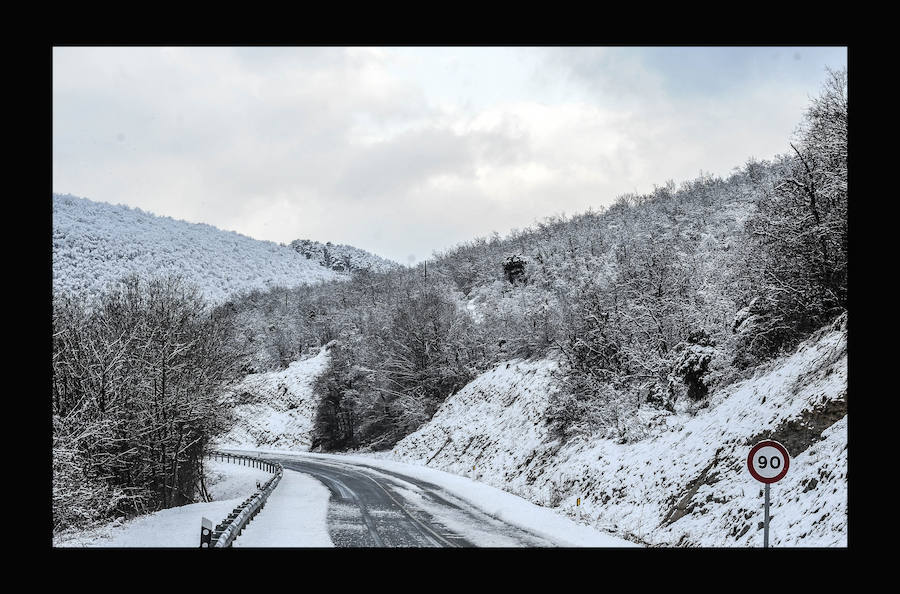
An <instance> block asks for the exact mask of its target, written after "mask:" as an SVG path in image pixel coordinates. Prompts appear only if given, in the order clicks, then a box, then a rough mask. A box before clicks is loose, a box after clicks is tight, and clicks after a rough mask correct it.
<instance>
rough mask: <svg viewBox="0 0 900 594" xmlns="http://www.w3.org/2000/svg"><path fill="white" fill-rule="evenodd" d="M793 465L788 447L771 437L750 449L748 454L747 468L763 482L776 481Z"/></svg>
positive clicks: (754, 476)
mask: <svg viewBox="0 0 900 594" xmlns="http://www.w3.org/2000/svg"><path fill="white" fill-rule="evenodd" d="M790 465H791V459H790V456H788V452H787V449H785V447H784V446H783V445H781V444H780V443H778V442H777V441H772V440H771V439H769V440H766V441H761V442H759V443H758V444H756V445H755V446H753V449H751V450H750V455H749V456H747V468H749V469H750V474H752V475H753V478H755V479H756V480H758V481H759V482H761V483H766V484H769V483H776V482H778V481H780V480H781V479H783V478H784V475H786V474H787V471H788V466H790Z"/></svg>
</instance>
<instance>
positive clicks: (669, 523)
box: [380, 326, 847, 546]
mask: <svg viewBox="0 0 900 594" xmlns="http://www.w3.org/2000/svg"><path fill="white" fill-rule="evenodd" d="M554 367H555V365H554V364H553V363H552V362H550V361H537V362H521V361H520V362H511V363H509V364H502V365H500V366H499V367H497V368H496V369H494V370H492V371H490V372H488V373H486V374H483V375H482V376H480V377H479V378H477V379H476V380H474V381H473V382H472V383H470V384H469V385H467V386H466V387H465V388H463V389H462V390H460V391H459V392H458V393H457V394H455V395H453V396H451V397H450V398H449V399H448V400H447V401H446V402H445V403H444V404H443V405H442V406H441V408H440V409H439V410H438V411H437V413H436V414H435V416H434V417H433V418H432V420H431V421H430V422H429V423H428V424H427V425H426V426H424V427H423V428H422V429H420V430H419V431H417V432H416V433H414V434H412V435H410V436H408V437H406V438H405V439H404V440H402V441H401V442H399V443H398V444H397V445H396V446H395V448H394V450H393V451H392V452H390V453H387V454H380V456H383V457H386V458H388V459H392V460H396V461H402V462H408V463H412V464H418V465H421V466H423V467H424V466H429V467H434V468H439V469H442V470H446V471H448V472H451V473H454V474H456V475H460V476H461V477H471V478H472V479H477V480H478V481H481V482H483V483H487V484H489V485H493V486H495V487H498V488H501V489H503V490H505V491H508V492H511V493H515V494H517V495H520V496H522V497H524V498H526V499H528V500H529V501H532V502H535V503H539V504H540V505H543V506H546V507H549V508H551V509H552V510H554V511H556V512H558V513H560V514H565V515H567V516H569V517H570V518H573V519H575V520H577V521H579V522H582V523H585V524H588V525H590V526H593V527H595V528H597V529H600V530H604V531H610V532H612V533H615V534H618V535H620V536H623V537H627V538H629V539H632V540H635V541H638V542H644V543H647V544H651V545H663V546H674V545H679V546H760V545H761V543H762V533H761V528H760V527H759V524H758V522H761V520H762V504H763V499H762V489H761V487H762V485H761V484H760V483H758V482H756V481H755V480H754V479H753V478H752V477H751V476H750V475H749V473H748V472H747V470H746V456H747V453H748V452H749V449H750V447H751V446H752V445H753V443H755V442H756V441H758V440H759V439H762V438H763V437H770V438H775V439H779V438H780V439H781V440H785V441H786V442H787V441H788V440H789V439H790V442H789V443H786V445H788V450H789V453H790V454H791V457H792V462H791V467H790V472H789V473H788V476H787V477H786V478H785V479H784V480H782V481H781V482H779V483H777V484H776V485H773V487H772V498H773V499H772V506H773V507H772V523H771V533H770V543H771V544H772V545H773V546H846V542H847V480H846V477H847V452H846V447H847V437H846V387H847V345H846V326H843V327H840V328H837V329H831V330H823V331H822V332H820V333H818V334H817V335H816V336H815V337H813V338H811V339H810V340H808V341H807V342H806V343H804V344H803V345H801V347H800V348H799V349H798V350H797V351H796V352H795V353H794V354H793V355H791V356H788V357H785V358H783V359H779V360H778V361H775V362H773V363H772V364H771V365H769V366H768V367H767V368H766V369H763V370H760V371H759V372H758V373H757V375H756V376H755V377H753V378H751V379H748V380H745V381H743V382H739V383H736V384H733V385H731V386H728V387H726V388H724V389H723V390H720V391H719V392H717V393H715V394H713V395H712V396H711V397H710V399H709V403H710V404H709V406H708V407H707V408H704V409H699V410H694V411H693V412H684V413H679V414H675V415H668V414H666V415H662V416H661V418H660V417H657V419H656V421H657V422H658V423H661V425H662V426H663V427H665V429H664V430H662V431H659V430H657V433H656V435H655V436H653V437H650V438H647V439H644V440H641V441H637V442H634V443H628V444H619V443H616V442H615V441H613V440H610V439H603V438H600V437H594V438H591V439H578V440H573V441H572V442H570V443H568V444H566V445H565V446H562V447H561V446H560V444H559V443H557V442H554V441H552V440H549V438H548V437H547V433H546V428H545V427H544V426H543V418H544V416H545V415H544V411H545V408H546V404H547V399H546V396H547V394H549V393H550V391H552V390H553V389H555V388H554V381H553V369H554ZM835 421H837V422H835ZM828 425H831V426H830V427H829V426H828ZM804 431H806V434H805V435H806V436H805V437H804V438H803V439H800V438H796V437H795V436H797V435H804ZM781 434H783V435H784V436H785V437H780V436H781ZM792 448H793V450H792ZM579 497H580V498H581V500H582V501H581V505H576V499H577V498H579Z"/></svg>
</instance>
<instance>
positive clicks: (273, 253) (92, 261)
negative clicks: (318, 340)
mask: <svg viewBox="0 0 900 594" xmlns="http://www.w3.org/2000/svg"><path fill="white" fill-rule="evenodd" d="M129 273H137V274H139V275H141V276H147V277H149V276H155V275H161V274H166V273H178V274H181V275H183V276H184V277H185V280H186V281H188V282H189V283H191V284H194V285H197V286H198V287H199V289H200V291H201V293H202V294H203V296H204V297H206V298H207V299H208V300H209V301H211V302H214V303H219V302H221V301H224V300H225V299H227V298H228V297H229V296H231V295H232V294H234V293H236V292H239V291H243V290H249V289H267V288H269V287H273V286H279V285H281V286H286V287H295V286H297V285H303V284H309V283H315V282H319V281H328V280H333V279H337V278H346V275H342V274H340V273H337V272H335V271H333V270H331V269H329V268H325V267H323V266H321V265H319V264H318V263H316V262H315V261H313V260H309V259H307V258H306V257H304V256H303V255H301V254H298V253H297V252H296V251H294V250H293V249H291V248H290V247H287V246H282V245H278V244H277V243H274V242H271V241H260V240H257V239H253V238H250V237H247V236H244V235H240V234H238V233H235V232H233V231H222V230H220V229H217V228H215V227H213V226H211V225H206V224H197V223H188V222H185V221H180V220H176V219H173V218H171V217H160V216H156V215H154V214H152V213H149V212H144V211H142V210H140V209H136V208H129V207H127V206H123V205H115V206H114V205H112V204H106V203H104V202H94V201H91V200H87V199H85V198H78V197H76V196H71V195H60V194H54V195H53V290H54V292H57V291H59V292H71V293H81V292H86V293H92V292H98V291H100V290H102V289H103V287H104V286H105V285H107V284H109V283H112V282H115V281H117V280H118V279H119V278H121V277H122V276H125V275H126V274H129Z"/></svg>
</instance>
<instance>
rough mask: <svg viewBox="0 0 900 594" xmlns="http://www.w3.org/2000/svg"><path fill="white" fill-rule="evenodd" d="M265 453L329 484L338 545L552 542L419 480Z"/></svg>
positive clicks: (332, 530)
mask: <svg viewBox="0 0 900 594" xmlns="http://www.w3.org/2000/svg"><path fill="white" fill-rule="evenodd" d="M267 457H269V458H273V459H276V460H278V461H279V462H281V463H282V464H283V465H284V467H285V468H286V469H290V470H295V471H297V472H301V473H304V474H307V475H309V476H312V477H314V478H315V479H316V480H318V481H320V482H321V483H322V484H323V485H325V486H326V487H327V488H328V490H329V491H330V500H329V504H328V514H327V525H328V533H329V536H330V537H331V540H332V542H333V543H334V545H335V546H337V547H485V546H487V547H491V546H493V547H552V546H556V543H553V542H551V541H549V540H547V539H545V538H542V537H540V536H537V535H535V534H532V533H530V532H527V531H525V530H523V529H521V528H518V527H515V526H511V525H509V524H507V523H505V522H503V521H501V520H498V519H497V518H495V517H492V516H491V515H489V514H487V513H485V512H483V511H481V510H479V509H477V508H475V507H473V506H472V505H471V504H468V503H466V502H464V501H462V500H461V499H459V498H457V497H454V496H453V495H451V494H449V493H448V492H446V491H445V490H443V489H441V488H440V487H438V486H436V485H434V484H431V483H428V482H426V481H423V480H421V479H415V478H412V477H409V476H404V475H401V474H398V473H395V472H391V471H388V470H384V469H377V468H375V467H371V466H367V465H365V464H360V463H349V462H336V461H323V460H320V459H314V458H305V457H295V456H292V457H291V458H280V457H278V456H267ZM262 515H265V514H264V512H263V514H262Z"/></svg>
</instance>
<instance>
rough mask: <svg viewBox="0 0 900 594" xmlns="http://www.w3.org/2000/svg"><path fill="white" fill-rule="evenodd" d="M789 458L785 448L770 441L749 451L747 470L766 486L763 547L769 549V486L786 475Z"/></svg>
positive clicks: (760, 443) (789, 462)
mask: <svg viewBox="0 0 900 594" xmlns="http://www.w3.org/2000/svg"><path fill="white" fill-rule="evenodd" d="M790 465H791V457H790V456H788V452H787V448H785V447H784V446H783V445H781V444H780V443H778V442H777V441H773V440H771V439H767V440H765V441H761V442H759V443H758V444H756V445H755V446H753V447H752V448H751V449H750V454H749V455H748V456H747V468H749V469H750V474H751V475H753V478H755V479H756V480H758V481H759V482H761V483H765V485H766V489H765V491H766V503H765V515H764V519H763V526H765V530H764V532H763V547H764V548H768V547H769V485H771V484H772V483H777V482H778V481H780V480H781V479H783V478H784V476H785V475H786V474H787V471H788V467H789V466H790Z"/></svg>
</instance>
